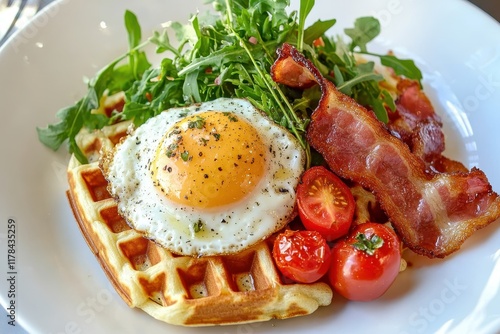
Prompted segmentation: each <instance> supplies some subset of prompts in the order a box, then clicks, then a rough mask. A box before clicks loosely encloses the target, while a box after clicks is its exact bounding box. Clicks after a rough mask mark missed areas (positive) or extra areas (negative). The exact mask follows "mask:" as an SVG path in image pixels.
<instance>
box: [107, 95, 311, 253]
mask: <svg viewBox="0 0 500 334" xmlns="http://www.w3.org/2000/svg"><path fill="white" fill-rule="evenodd" d="M206 111H223V112H232V113H235V114H236V115H237V116H239V117H243V118H244V119H246V120H247V121H248V122H250V123H251V124H252V125H253V126H254V127H255V128H256V129H258V131H259V135H260V136H261V139H262V141H263V142H264V143H265V146H266V148H268V149H267V157H266V161H267V165H266V170H265V173H264V176H263V177H262V178H261V180H260V181H259V183H258V184H257V185H256V187H255V189H254V190H253V191H252V192H251V193H250V194H248V195H247V196H246V197H244V198H243V199H242V200H240V201H238V202H237V203H232V204H230V205H225V206H223V207H218V208H210V209H200V208H194V207H190V206H185V205H180V204H177V203H174V202H172V201H171V200H169V199H168V198H166V197H165V196H164V195H163V194H162V193H161V192H159V191H158V189H157V187H155V185H154V182H153V181H152V179H151V174H150V169H149V166H150V164H151V161H153V159H154V156H155V152H156V150H157V147H158V145H160V143H161V140H162V137H163V136H164V134H165V133H167V132H168V131H169V130H170V129H171V128H172V127H173V126H174V124H175V123H176V122H178V121H179V120H180V119H182V118H183V117H187V116H190V115H196V114H199V113H203V112H206ZM103 159H104V161H101V166H102V169H103V173H104V175H105V177H106V179H107V180H108V182H109V186H108V190H109V192H110V193H111V195H112V196H113V197H115V198H116V199H117V202H118V211H119V213H120V214H121V215H122V216H123V217H124V218H125V220H126V221H127V223H128V224H129V225H130V226H131V227H132V228H134V229H135V230H137V231H140V232H142V233H143V234H144V236H145V237H147V238H149V239H152V240H154V241H155V242H156V243H158V244H160V245H161V246H163V247H165V248H167V249H169V250H171V251H172V252H174V253H178V254H183V255H192V256H206V255H216V254H228V253H235V252H239V251H241V250H243V249H245V248H247V247H250V246H251V245H253V244H255V243H257V242H259V241H261V240H263V239H265V238H267V237H268V236H269V235H271V234H272V233H274V232H275V231H277V230H279V229H281V228H283V227H284V226H285V225H286V224H287V223H288V222H289V221H290V220H291V219H293V217H294V215H295V210H294V207H295V189H296V186H297V184H298V182H299V178H300V175H301V174H302V172H303V171H304V163H305V153H304V151H303V149H302V148H301V146H300V144H299V142H298V141H297V139H296V138H295V137H294V136H293V135H292V134H290V133H289V132H288V131H287V130H286V129H284V128H283V127H281V126H279V125H277V124H276V123H274V122H273V121H272V120H270V119H269V118H267V117H266V116H265V115H263V113H262V112H260V111H259V110H257V109H256V108H255V107H254V106H253V105H252V104H251V103H250V102H249V101H247V100H244V99H225V98H222V99H218V100H214V101H211V102H205V103H201V104H196V105H192V106H189V107H183V108H173V109H169V110H167V111H164V112H162V113H161V114H159V115H158V116H156V117H154V118H151V119H149V120H148V121H147V122H146V123H144V124H143V125H141V126H140V127H138V128H137V129H135V130H133V131H132V132H131V133H130V134H129V135H128V136H127V137H126V138H125V139H124V140H123V141H122V142H121V143H119V144H118V145H117V146H116V147H115V149H114V150H113V151H112V152H110V153H109V154H105V155H104V158H103ZM197 222H202V225H201V226H200V225H199V226H198V227H201V229H200V230H198V228H197V227H196V223H197Z"/></svg>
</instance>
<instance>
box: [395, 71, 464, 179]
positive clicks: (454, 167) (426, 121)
mask: <svg viewBox="0 0 500 334" xmlns="http://www.w3.org/2000/svg"><path fill="white" fill-rule="evenodd" d="M391 75H392V80H393V81H396V82H397V84H396V87H395V88H396V89H395V90H396V93H397V96H398V97H397V99H396V110H395V112H390V113H389V122H388V123H387V128H388V129H389V131H390V132H391V134H392V135H394V136H396V137H398V138H399V139H401V140H402V141H403V142H404V143H405V144H407V145H408V147H409V148H410V150H411V152H412V153H413V154H414V155H416V156H417V157H419V158H421V159H422V160H423V161H424V162H425V164H426V165H427V167H428V168H429V169H433V170H435V171H438V172H446V173H449V172H455V171H462V172H466V171H467V168H466V167H465V166H464V165H463V164H462V163H461V162H458V161H454V160H451V159H449V158H446V157H445V156H443V155H442V153H443V151H444V149H445V140H444V134H443V131H442V122H441V119H440V117H439V116H438V115H437V114H436V112H435V110H434V107H433V106H432V103H431V101H430V100H429V99H428V97H427V95H425V93H424V92H423V91H422V90H421V88H420V85H419V84H418V82H416V81H414V80H408V79H405V78H401V77H398V76H396V75H395V74H394V73H392V72H391Z"/></svg>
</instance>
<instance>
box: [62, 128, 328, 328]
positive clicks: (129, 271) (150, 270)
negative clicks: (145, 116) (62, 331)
mask: <svg viewBox="0 0 500 334" xmlns="http://www.w3.org/2000/svg"><path fill="white" fill-rule="evenodd" d="M129 125H130V123H129V122H123V123H118V124H115V125H112V126H109V127H105V128H103V129H102V130H100V131H96V132H85V131H84V132H82V133H80V134H79V136H78V137H77V140H78V143H79V145H80V147H81V148H82V151H83V152H84V153H85V155H86V156H87V157H89V158H91V157H93V159H91V160H90V161H89V163H87V164H81V163H80V162H79V161H78V160H77V159H76V158H75V157H74V156H73V157H72V158H71V160H70V162H69V165H68V181H69V190H68V198H69V201H70V203H71V206H72V209H73V212H74V214H75V218H76V220H77V222H78V226H79V227H80V230H81V232H82V235H83V236H84V238H85V240H86V241H87V243H88V245H89V248H90V249H91V250H92V252H93V253H94V254H95V256H96V258H97V259H98V261H99V263H100V264H101V266H102V268H103V270H104V272H105V273H106V275H107V277H108V278H109V280H110V282H111V283H112V284H113V286H114V287H115V289H116V291H117V292H118V294H119V295H120V296H121V297H122V298H123V300H124V301H125V302H126V303H127V304H128V305H129V306H130V307H137V308H141V309H143V310H144V311H145V312H147V313H148V314H150V315H151V316H153V317H154V318H156V319H159V320H161V321H165V322H167V323H171V324H177V325H185V326H208V325H221V324H233V323H244V322H253V321H264V320H269V319H273V318H277V319H282V318H290V317H295V316H301V315H306V314H310V313H312V312H314V311H315V310H316V309H317V308H318V307H319V306H325V305H328V304H330V302H331V300H332V290H331V288H330V287H329V286H328V285H327V284H326V283H324V282H317V283H313V284H298V283H293V282H286V283H285V280H284V279H283V277H282V276H281V274H280V273H279V271H278V270H277V269H276V267H275V266H274V262H273V258H272V255H271V250H270V244H269V243H270V242H271V240H269V239H268V240H265V241H261V242H259V243H257V244H255V245H253V246H251V247H249V248H247V249H245V250H243V251H241V252H238V253H235V254H230V255H217V256H204V257H192V256H180V255H177V254H174V253H172V252H170V251H169V250H167V249H165V248H163V247H161V246H159V245H158V244H156V243H154V242H153V241H150V240H148V239H146V238H144V237H143V236H142V235H141V233H139V232H137V231H135V230H134V229H132V228H130V227H129V226H128V225H127V223H126V222H125V220H124V219H123V218H122V217H121V216H120V215H119V213H118V208H117V203H116V201H115V200H114V199H113V198H112V197H111V196H110V194H109V193H108V192H107V190H106V189H107V186H108V183H107V181H106V180H105V179H104V176H103V175H102V172H101V170H100V169H99V162H98V161H97V160H95V159H96V158H98V157H99V152H100V150H101V149H103V148H104V149H106V150H110V149H112V148H113V147H114V145H115V144H116V143H118V142H119V140H120V138H121V137H123V136H125V135H126V132H127V129H128V127H129Z"/></svg>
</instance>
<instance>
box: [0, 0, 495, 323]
mask: <svg viewBox="0 0 500 334" xmlns="http://www.w3.org/2000/svg"><path fill="white" fill-rule="evenodd" d="M196 3H197V2H192V1H173V0H172V1H165V0H147V1H139V0H135V1H134V0H126V1H119V2H117V1H111V0H106V1H102V0H87V1H83V0H80V1H76V0H75V1H63V2H59V3H56V4H53V5H52V6H50V7H48V8H46V9H45V11H44V12H42V13H41V14H39V15H38V17H37V18H36V19H35V20H34V21H33V22H32V23H31V24H30V25H29V26H27V27H26V28H25V29H24V30H21V31H20V32H18V33H17V34H16V35H15V36H14V38H12V39H11V40H10V42H9V43H8V44H6V45H4V47H3V48H2V49H1V50H0V101H1V102H0V103H1V106H2V109H1V117H2V121H1V125H0V126H1V131H0V136H1V139H0V145H1V155H2V164H1V169H2V171H1V173H0V178H1V187H0V189H1V190H0V191H1V201H0V208H1V209H0V212H1V213H2V216H1V225H0V226H1V227H0V233H1V234H0V245H1V247H0V250H1V254H0V272H1V275H0V276H1V277H2V279H0V301H1V304H2V307H3V308H6V307H7V306H8V305H9V303H10V301H11V300H15V303H16V304H15V306H16V316H17V318H16V321H17V323H18V324H20V325H22V326H23V327H24V328H25V329H26V330H27V331H28V332H29V333H112V332H113V333H137V332H139V331H141V330H145V329H146V330H147V331H148V332H151V333H152V332H156V331H157V332H176V333H195V332H199V331H200V330H199V329H198V330H196V329H190V328H182V327H172V326H169V325H166V324H163V323H161V322H158V321H156V320H154V319H152V318H150V317H149V316H148V315H146V314H145V313H143V312H142V311H139V310H133V309H129V308H128V307H127V306H126V305H125V303H124V302H122V300H121V299H120V298H119V296H118V295H117V294H116V293H115V291H114V290H113V288H112V286H111V285H110V283H109V282H108V281H107V279H106V277H105V275H104V273H103V272H102V270H101V268H100V267H99V265H98V264H97V261H96V260H95V259H94V256H93V255H92V254H91V252H90V251H89V249H88V247H87V245H86V244H85V241H84V240H83V238H82V237H81V235H80V232H79V230H78V227H77V224H76V223H75V220H74V219H73V216H72V214H71V211H70V209H69V206H68V204H67V202H66V198H65V190H66V189H67V184H66V179H65V167H66V163H67V159H68V155H67V153H66V152H65V149H61V150H60V152H57V153H54V152H51V151H50V150H48V149H47V148H45V147H44V146H42V145H41V144H40V143H39V142H38V139H37V136H36V131H35V127H36V126H45V125H46V124H47V123H52V122H54V121H55V120H56V119H55V117H54V114H55V112H56V111H57V110H58V109H59V108H61V107H64V106H66V105H68V104H71V103H72V102H74V101H75V100H77V99H78V98H79V97H80V96H81V95H82V94H83V93H84V91H85V85H84V84H83V81H82V77H83V76H89V77H90V76H92V75H93V74H94V73H95V72H96V71H97V70H98V69H99V68H100V67H101V66H103V65H105V64H107V63H108V62H109V61H110V60H112V59H114V58H115V57H116V56H118V55H119V54H121V52H123V51H124V50H125V49H126V46H127V42H126V36H125V32H124V27H123V23H122V18H123V13H124V10H125V9H131V10H133V11H134V12H135V13H137V14H138V17H139V19H140V22H141V23H142V25H143V28H144V35H145V36H147V35H149V33H150V32H151V30H152V29H153V28H156V29H158V28H159V24H160V23H161V22H164V21H167V20H179V21H184V22H185V21H186V20H187V19H188V17H189V13H191V12H195V11H196V9H197V7H199V6H197V5H196ZM295 5H296V2H295ZM363 15H376V16H378V17H379V18H380V19H381V22H382V25H383V33H382V35H381V36H380V37H379V38H378V39H377V40H376V43H375V49H376V50H378V51H382V52H385V51H387V50H388V49H392V50H394V51H395V52H396V53H397V54H398V55H401V56H408V57H412V58H414V59H416V60H417V62H418V64H419V65H420V66H421V68H422V69H423V71H424V75H425V82H424V83H425V87H426V89H427V92H428V93H429V95H430V96H431V98H432V100H433V102H434V104H435V106H436V108H437V110H438V112H439V113H440V114H441V115H442V117H443V120H444V126H445V131H446V135H447V140H448V142H447V144H448V149H447V154H448V155H449V156H451V157H453V158H456V159H460V160H461V161H463V162H464V163H466V164H468V165H469V166H473V165H475V166H479V167H480V168H482V169H483V170H484V171H485V172H486V173H487V175H488V176H489V178H490V181H491V183H492V185H493V187H494V188H495V189H496V190H497V191H500V172H499V171H498V166H500V154H499V153H500V152H499V148H498V142H499V141H500V132H499V131H498V127H499V125H500V112H499V106H500V27H499V26H498V24H497V23H496V22H495V21H493V20H492V19H491V18H490V17H488V16H487V15H485V14H484V13H482V12H480V11H479V10H477V9H475V8H474V7H472V6H471V5H469V4H468V3H466V2H465V1H458V0H441V1H434V0H426V1H418V2H417V1H411V0H399V1H398V0H377V1H373V0H363V1H361V0H357V1H340V0H335V1H330V0H328V1H327V0H323V1H321V0H318V1H317V4H316V7H315V8H314V10H313V12H312V13H311V17H310V21H313V20H315V19H316V18H319V17H321V18H324V19H329V18H332V17H335V18H337V19H338V23H337V25H336V26H335V27H334V28H335V29H334V30H333V31H332V33H339V32H341V31H342V30H341V29H340V28H341V27H344V26H347V25H351V24H352V22H353V21H354V18H356V17H359V16H363ZM9 218H12V219H14V220H15V222H16V227H17V229H16V238H17V239H16V240H17V242H16V262H15V266H16V267H15V271H16V274H15V275H14V276H15V279H16V286H15V290H16V291H15V292H16V297H15V299H12V298H10V297H9V296H8V291H9V288H10V285H9V284H8V282H7V278H9V275H8V272H9V271H10V270H9V269H8V267H7V262H6V261H7V222H8V219H9ZM499 227H500V225H499V222H498V221H497V222H495V223H494V224H492V225H490V226H489V227H488V228H486V229H484V230H482V231H479V232H478V233H477V234H475V235H474V236H473V237H472V238H471V239H469V240H468V241H467V242H466V244H465V245H464V247H463V249H462V250H461V251H460V252H458V253H457V254H455V255H453V256H450V257H449V258H447V259H445V260H432V261H431V260H427V259H426V258H423V257H417V256H414V257H412V258H411V261H412V263H413V266H412V267H411V268H410V269H409V270H407V271H406V272H404V273H403V274H402V275H400V276H399V277H398V278H397V280H396V282H395V284H394V286H393V287H392V288H391V289H390V290H389V292H388V293H387V294H386V295H385V296H384V297H383V298H381V299H380V300H378V301H375V302H370V303H353V302H350V303H348V302H345V301H343V300H342V299H340V298H336V299H335V300H334V302H333V305H332V306H329V307H325V308H322V309H320V310H319V311H317V312H316V313H315V314H314V315H312V316H308V317H300V318H296V319H290V320H286V321H270V322H267V323H257V324H249V325H241V326H231V327H223V328H220V327H218V328H206V329H203V331H204V332H205V333H254V332H259V333H262V332H265V333H276V332H287V333H305V332H307V331H310V330H314V331H315V333H331V332H333V331H335V332H338V333H345V332H347V331H353V332H360V333H368V332H370V333H430V332H439V333H466V332H467V333H494V332H498V331H500V316H499V310H500V286H499V284H500V283H499V282H500V260H499V258H500V251H499V246H498V245H499V244H500V228H499ZM2 318H3V317H2ZM7 320H8V318H3V319H0V321H1V322H6V321H7ZM5 327H8V328H10V327H9V326H5ZM5 327H2V328H5Z"/></svg>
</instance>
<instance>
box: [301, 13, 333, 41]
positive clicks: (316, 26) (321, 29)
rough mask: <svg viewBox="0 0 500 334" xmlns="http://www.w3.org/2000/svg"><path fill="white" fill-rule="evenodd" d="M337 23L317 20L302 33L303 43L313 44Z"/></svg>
mask: <svg viewBox="0 0 500 334" xmlns="http://www.w3.org/2000/svg"><path fill="white" fill-rule="evenodd" d="M335 23H337V20H335V19H332V20H327V21H321V20H318V21H316V22H314V23H313V24H312V25H311V26H310V27H308V28H307V29H306V30H305V31H304V43H305V44H313V42H314V41H315V40H316V39H318V38H320V37H321V36H323V35H324V34H325V33H326V32H327V31H328V30H329V29H330V28H331V27H333V26H334V25H335Z"/></svg>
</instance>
